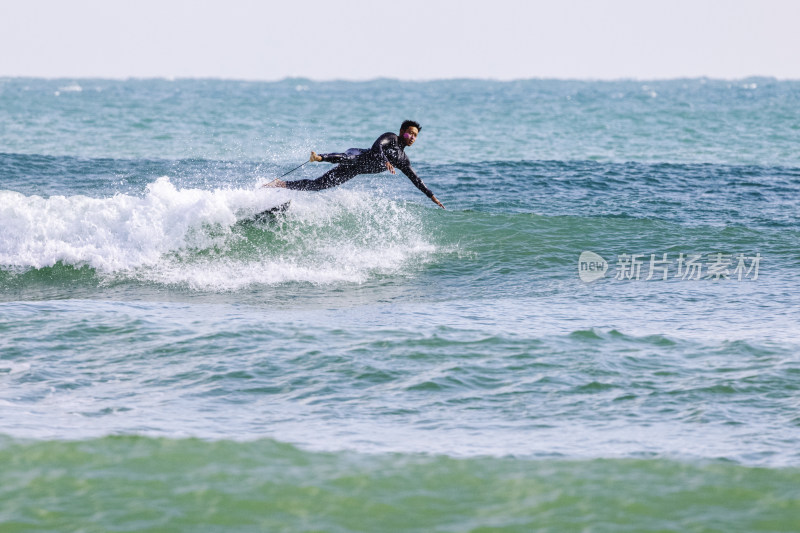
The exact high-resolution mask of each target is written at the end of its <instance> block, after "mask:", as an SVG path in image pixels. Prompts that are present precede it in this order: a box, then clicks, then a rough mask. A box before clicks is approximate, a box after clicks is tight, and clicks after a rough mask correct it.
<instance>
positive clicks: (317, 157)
mask: <svg viewBox="0 0 800 533" xmlns="http://www.w3.org/2000/svg"><path fill="white" fill-rule="evenodd" d="M308 160H309V161H311V162H312V163H318V162H319V161H322V156H321V155H318V154H317V152H311V157H309V158H308Z"/></svg>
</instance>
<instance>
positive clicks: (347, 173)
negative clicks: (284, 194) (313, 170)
mask: <svg viewBox="0 0 800 533" xmlns="http://www.w3.org/2000/svg"><path fill="white" fill-rule="evenodd" d="M359 174H361V171H360V170H359V169H358V167H354V166H351V165H339V166H337V167H334V168H332V169H330V170H329V171H328V172H326V173H325V174H323V175H322V176H320V177H318V178H317V179H315V180H296V181H287V182H285V187H286V188H287V189H294V190H296V191H321V190H323V189H330V188H331V187H336V186H337V185H341V184H342V183H344V182H346V181H347V180H350V179H352V178H354V177H356V176H358V175H359Z"/></svg>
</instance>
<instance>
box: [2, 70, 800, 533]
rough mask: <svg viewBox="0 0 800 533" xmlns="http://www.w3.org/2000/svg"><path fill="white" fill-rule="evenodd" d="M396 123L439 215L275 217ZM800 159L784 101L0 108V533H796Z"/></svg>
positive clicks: (94, 87)
mask: <svg viewBox="0 0 800 533" xmlns="http://www.w3.org/2000/svg"><path fill="white" fill-rule="evenodd" d="M405 119H413V120H417V121H419V122H420V123H421V124H422V129H421V133H420V136H419V138H418V140H417V142H416V144H415V145H414V146H412V147H409V148H408V149H407V154H408V155H409V157H410V159H411V161H412V164H413V166H414V168H415V170H416V171H417V173H418V174H419V175H420V177H421V178H422V179H423V180H424V181H425V183H426V185H427V186H428V187H429V188H431V189H432V190H433V191H434V193H435V194H436V196H437V197H438V198H439V199H440V200H441V201H442V202H443V204H444V205H445V206H446V207H447V209H446V210H442V209H439V208H437V207H436V205H434V204H433V203H432V202H430V201H429V200H428V199H427V198H426V197H425V196H424V195H422V194H421V193H420V192H419V191H418V190H417V189H416V188H414V186H413V185H412V184H411V182H410V181H409V180H408V179H406V178H405V177H404V176H403V175H402V174H401V173H399V172H398V174H397V175H394V176H393V175H390V174H389V173H383V174H376V175H365V176H359V177H357V178H355V179H353V180H351V181H349V182H347V183H346V184H344V185H342V186H341V187H337V188H335V189H330V190H327V191H322V192H302V191H290V190H284V189H266V188H261V185H263V184H265V183H267V182H268V181H270V180H272V179H274V178H276V177H278V176H280V175H282V174H283V173H285V172H287V171H289V170H291V169H292V168H294V167H296V166H298V165H299V164H300V163H302V162H303V161H305V160H307V158H308V154H309V152H310V151H311V150H315V151H317V152H339V151H343V150H345V149H347V148H351V147H357V148H368V147H369V146H370V145H371V144H372V142H373V141H374V139H375V138H376V137H378V136H379V135H380V134H382V133H384V132H386V131H395V132H397V130H398V129H399V126H400V123H401V122H402V121H403V120H405ZM798 146H800V82H798V81H778V80H774V79H769V78H752V79H746V80H735V81H730V80H712V79H678V80H665V81H648V82H643V81H633V80H626V81H560V80H524V81H506V82H501V81H485V80H467V79H465V80H445V81H424V82H403V81H397V80H387V79H380V80H374V81H367V82H346V81H331V82H315V81H310V80H305V79H287V80H283V81H278V82H246V81H233V80H202V79H197V80H180V79H179V80H166V79H129V80H102V79H31V78H0V531H2V532H3V533H10V532H34V531H35V532H65V531H69V532H72V531H74V532H106V531H154V532H155V531H158V532H165V531H192V532H216V531H225V532H250V531H286V532H294V531H326V532H360V531H365V532H366V531H408V532H434V531H436V532H466V531H470V532H489V531H503V532H515V531H519V532H530V531H541V532H545V531H554V532H562V531H581V532H623V531H631V532H642V531H660V532H661V531H663V532H666V531H676V532H677V531H680V532H701V531H702V532H712V531H714V532H716V531H720V532H722V531H724V532H736V531H741V532H766V531H770V532H787V531H800V414H798V413H800V312H799V311H798V310H800V296H798V295H799V294H800V293H799V292H798V281H800V277H799V276H798V269H799V268H800V251H799V249H798V244H800V210H799V209H798V208H799V207H800V200H798V198H800V150H798ZM329 168H330V165H328V164H326V163H309V164H307V165H305V166H303V167H302V168H300V169H299V170H297V171H295V172H293V173H291V174H289V175H288V176H286V178H285V179H300V178H313V177H316V176H318V175H321V174H322V173H323V172H324V171H325V170H327V169H329ZM286 201H290V202H291V204H290V207H289V209H288V210H287V211H286V212H285V213H282V214H278V215H276V216H274V217H271V218H268V219H265V220H262V221H258V222H253V221H252V217H253V216H254V215H256V214H257V213H259V212H261V211H263V210H265V209H268V208H270V207H273V206H276V205H278V204H281V203H283V202H286Z"/></svg>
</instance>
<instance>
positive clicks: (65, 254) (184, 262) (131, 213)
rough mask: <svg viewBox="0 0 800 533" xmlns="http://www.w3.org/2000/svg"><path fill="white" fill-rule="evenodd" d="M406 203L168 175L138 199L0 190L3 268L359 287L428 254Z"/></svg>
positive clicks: (193, 284) (211, 286)
mask: <svg viewBox="0 0 800 533" xmlns="http://www.w3.org/2000/svg"><path fill="white" fill-rule="evenodd" d="M288 199H291V200H292V207H291V209H290V210H289V212H288V213H286V215H285V216H284V217H282V219H281V220H279V221H277V222H276V223H273V224H268V225H264V226H259V227H258V228H257V229H256V230H252V229H251V230H249V231H248V230H247V229H246V228H242V227H241V226H237V225H236V222H237V220H241V219H242V218H245V217H248V216H251V215H253V214H255V213H257V212H259V211H262V210H264V209H266V208H269V207H272V206H274V205H277V204H279V203H282V202H285V201H286V200H288ZM419 225H420V224H419V220H417V217H416V216H415V215H414V214H413V213H412V212H411V211H410V210H409V209H408V208H406V207H404V206H402V205H400V204H398V203H396V202H393V201H391V200H387V199H383V198H374V197H370V196H368V195H367V194H366V193H359V192H354V191H344V190H342V191H329V192H326V193H323V194H309V193H298V192H295V191H286V190H275V189H256V190H252V189H216V190H201V189H178V188H176V187H175V185H174V184H173V183H172V182H171V181H170V180H169V178H167V177H162V178H159V179H158V180H156V181H155V182H153V183H151V184H150V185H149V186H148V187H147V191H146V192H145V194H144V195H142V196H133V195H126V194H117V195H114V196H113V197H108V198H90V197H86V196H81V195H77V196H69V197H64V196H52V197H49V198H43V197H40V196H25V195H23V194H20V193H17V192H13V191H0V228H2V232H1V233H0V265H2V268H4V269H8V270H20V269H31V268H35V269H40V268H44V267H50V266H53V265H55V264H57V263H62V264H68V265H73V266H76V267H82V266H89V267H91V268H93V269H94V270H95V271H96V272H97V273H98V275H100V276H103V277H106V278H113V279H119V278H132V279H138V280H141V281H149V282H156V283H164V284H177V285H182V286H186V287H188V288H192V289H197V290H236V289H239V288H242V287H246V286H251V285H259V284H276V283H285V282H293V281H303V282H310V283H322V284H325V283H333V282H342V281H344V282H363V281H365V280H367V279H368V278H369V277H370V276H371V275H373V274H375V273H376V272H377V273H392V272H395V271H397V270H398V269H401V268H403V267H404V266H406V265H408V264H409V262H410V261H413V260H415V258H419V257H422V256H425V255H426V254H428V253H429V252H431V251H433V249H434V247H433V246H432V245H431V244H430V243H429V242H427V240H426V237H425V234H424V232H423V231H422V230H421V228H420V227H419Z"/></svg>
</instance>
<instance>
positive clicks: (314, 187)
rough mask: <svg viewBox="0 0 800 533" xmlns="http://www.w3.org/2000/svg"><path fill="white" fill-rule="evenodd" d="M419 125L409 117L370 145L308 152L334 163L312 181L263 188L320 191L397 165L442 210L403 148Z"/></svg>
mask: <svg viewBox="0 0 800 533" xmlns="http://www.w3.org/2000/svg"><path fill="white" fill-rule="evenodd" d="M421 129H422V126H420V125H419V123H418V122H415V121H413V120H406V121H405V122H403V124H401V125H400V133H399V134H398V135H396V134H394V133H392V132H386V133H384V134H383V135H381V136H380V137H378V138H377V140H376V141H375V142H374V143H373V144H372V148H370V149H368V150H367V149H363V148H350V149H349V150H347V151H346V152H344V153H332V154H317V153H315V152H311V157H310V158H309V161H312V162H318V161H325V162H327V163H336V166H335V167H333V168H332V169H330V170H329V171H328V172H326V173H325V174H323V175H322V176H320V177H319V178H317V179H314V180H296V181H282V180H280V179H276V180H274V181H271V182H270V183H267V184H266V185H264V187H280V188H284V189H294V190H297V191H321V190H323V189H329V188H330V187H336V186H337V185H341V184H342V183H344V182H346V181H347V180H349V179H352V178H354V177H356V176H358V175H359V174H377V173H379V172H383V171H384V170H388V171H389V172H391V173H392V174H394V173H395V170H394V169H395V167H397V168H399V169H400V170H401V171H402V172H403V174H405V175H406V176H408V179H410V180H411V183H413V184H414V185H415V186H416V187H417V189H419V190H420V191H422V192H423V193H424V194H425V196H427V197H428V198H430V199H431V200H432V201H433V202H434V203H435V204H436V205H438V206H439V207H441V208H442V209H444V208H445V207H444V205H442V202H440V201H439V200H438V199H437V198H436V196H435V195H434V194H433V191H431V190H430V189H429V188H428V187H426V186H425V184H424V183H423V182H422V180H421V179H420V177H419V176H417V173H416V172H414V169H412V168H411V161H409V160H408V156H407V155H406V153H405V148H406V147H407V146H411V145H412V144H414V143H415V142H416V140H417V136H418V135H419V131H420V130H421Z"/></svg>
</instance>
